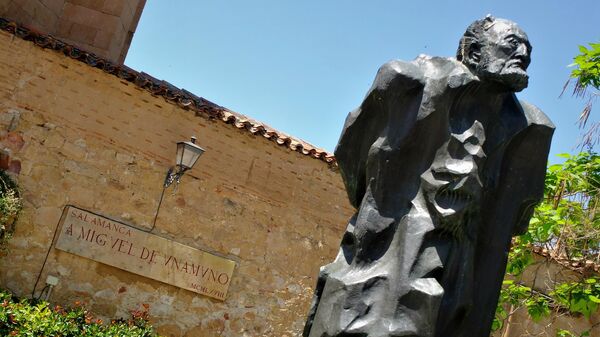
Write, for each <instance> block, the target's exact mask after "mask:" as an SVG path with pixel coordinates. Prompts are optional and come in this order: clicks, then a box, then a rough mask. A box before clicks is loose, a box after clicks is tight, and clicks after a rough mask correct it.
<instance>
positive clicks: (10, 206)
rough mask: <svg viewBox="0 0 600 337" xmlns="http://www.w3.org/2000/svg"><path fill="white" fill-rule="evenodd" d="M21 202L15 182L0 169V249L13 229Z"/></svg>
mask: <svg viewBox="0 0 600 337" xmlns="http://www.w3.org/2000/svg"><path fill="white" fill-rule="evenodd" d="M21 208H22V202H21V198H20V197H19V191H18V188H17V184H16V183H15V182H14V181H13V180H12V179H11V178H10V177H9V176H8V174H6V172H4V171H0V250H2V249H3V248H4V246H5V244H6V241H7V240H8V239H9V238H10V235H11V233H12V231H13V227H12V225H13V223H14V222H15V220H16V218H17V215H18V214H19V212H20V211H21Z"/></svg>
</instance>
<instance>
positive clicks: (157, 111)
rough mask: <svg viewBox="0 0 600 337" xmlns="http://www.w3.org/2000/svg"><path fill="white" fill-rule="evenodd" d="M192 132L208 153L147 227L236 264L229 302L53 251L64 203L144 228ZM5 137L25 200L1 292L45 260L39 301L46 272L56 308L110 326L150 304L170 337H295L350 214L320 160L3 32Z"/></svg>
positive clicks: (20, 284)
mask: <svg viewBox="0 0 600 337" xmlns="http://www.w3.org/2000/svg"><path fill="white" fill-rule="evenodd" d="M191 135H196V136H197V137H198V144H199V145H201V146H202V147H204V148H205V149H206V153H205V154H204V155H203V156H202V157H201V158H200V160H199V163H198V164H197V165H196V167H195V168H194V169H193V170H191V171H189V172H188V173H186V175H185V176H184V177H183V179H182V183H181V185H180V186H179V188H178V190H177V191H176V193H174V194H173V191H172V190H171V189H170V190H168V191H167V193H166V195H165V199H164V201H163V204H162V208H161V212H160V215H159V217H158V220H157V224H156V226H157V228H156V230H155V232H156V234H158V235H161V236H163V237H166V238H169V239H172V240H174V241H177V242H180V243H183V244H186V245H189V246H191V247H195V248H198V249H202V250H205V251H208V252H211V253H213V254H217V255H220V256H224V257H227V258H229V259H232V260H234V261H235V262H236V268H235V271H234V273H233V279H232V283H231V285H230V287H229V293H228V296H227V299H226V300H225V301H224V302H221V301H218V300H213V299H211V298H208V297H204V296H201V295H198V294H195V293H193V292H190V291H187V290H182V289H179V288H176V287H173V286H169V285H166V284H163V283H161V282H157V281H153V280H150V279H146V278H143V277H139V276H137V275H135V274H132V273H129V272H126V271H122V270H119V269H116V268H113V267H109V266H107V265H103V264H100V263H96V262H94V261H92V260H88V259H85V258H81V257H78V256H75V255H71V254H69V253H65V252H62V251H58V250H56V249H54V248H52V249H50V250H49V247H50V245H51V241H52V237H53V235H54V233H55V230H56V227H57V224H58V222H59V218H60V216H61V211H62V210H63V208H64V207H65V205H68V204H71V205H75V206H79V207H81V208H84V209H87V210H91V211H94V212H97V213H101V214H104V215H107V216H109V217H112V218H116V219H120V220H121V221H124V222H126V223H129V224H132V225H135V226H138V227H146V228H148V227H150V226H151V223H152V220H153V217H154V214H155V211H156V207H157V204H158V198H159V196H160V193H161V190H162V186H161V185H162V182H163V179H164V175H165V173H166V170H167V168H168V167H169V166H171V165H172V164H173V162H174V156H175V143H176V142H177V141H182V140H188V139H189V137H190V136H191ZM0 142H1V143H0V148H1V149H2V151H1V152H2V155H0V159H1V160H0V164H1V165H2V166H4V167H5V168H8V169H9V170H10V171H12V172H14V173H15V177H16V179H17V180H18V182H19V184H20V186H21V188H22V195H23V197H24V201H25V208H24V211H23V213H22V215H21V217H20V218H19V220H18V223H17V224H16V232H15V234H14V238H13V239H12V240H11V241H10V247H9V249H10V253H9V254H8V255H7V256H3V257H0V287H4V288H8V289H10V290H11V291H14V292H15V293H17V294H19V295H23V296H29V295H30V294H31V292H32V289H33V286H34V283H35V282H36V279H37V278H38V275H40V270H41V268H42V265H43V262H44V259H45V257H46V254H47V253H48V252H49V255H48V261H47V263H46V264H45V267H44V268H43V270H42V271H41V275H40V277H41V278H40V283H41V286H38V288H37V290H38V292H39V290H41V287H42V286H43V284H44V281H45V279H46V276H47V275H48V274H51V275H56V276H58V277H59V279H60V281H59V284H58V286H57V287H55V289H54V290H53V293H52V297H51V301H53V302H57V303H62V304H68V303H72V302H73V301H75V300H80V301H84V302H86V303H88V307H89V308H90V309H91V310H92V311H94V312H96V313H99V314H101V315H102V316H105V317H115V316H127V315H128V310H130V309H137V308H139V306H140V305H141V304H143V303H147V304H150V314H151V316H152V319H153V321H154V323H155V325H156V326H157V327H158V329H159V331H160V332H161V333H163V334H165V335H166V336H235V337H239V336H277V337H282V336H298V335H299V333H300V330H301V328H302V326H303V323H304V320H305V316H306V312H307V309H308V305H309V300H310V298H311V296H312V287H313V286H314V284H315V281H316V279H315V278H316V276H317V273H318V269H319V266H321V265H323V264H325V263H327V262H329V261H331V260H332V259H333V257H334V255H335V253H336V252H337V248H338V245H339V240H340V238H341V234H342V232H343V230H344V227H345V223H346V221H347V220H348V218H349V216H350V215H351V213H352V209H351V207H350V206H349V204H348V202H347V198H346V193H345V191H344V189H343V184H342V181H341V178H340V176H339V174H338V173H337V172H336V171H335V170H333V169H332V168H331V167H330V166H329V165H328V164H327V163H325V162H324V161H321V160H317V159H313V158H311V157H309V156H306V155H303V154H301V153H299V152H293V151H290V150H289V149H288V148H287V147H285V146H278V145H277V144H276V143H275V142H273V141H269V140H267V139H266V138H264V137H262V136H255V135H253V134H252V133H250V132H248V131H247V130H246V129H238V128H236V127H234V126H232V125H228V124H225V123H223V122H222V121H220V120H208V119H205V118H203V117H198V116H195V115H194V113H193V112H191V111H187V110H184V109H182V108H180V107H178V106H176V105H174V104H171V103H168V102H166V101H165V100H164V99H163V98H161V97H155V96H152V95H151V94H150V93H148V92H147V91H145V90H143V89H140V88H139V87H137V86H135V85H134V84H132V83H130V82H127V81H123V80H120V79H119V78H118V77H116V76H113V75H110V74H107V73H105V72H103V71H102V70H99V69H96V68H92V67H90V66H88V65H86V64H84V63H81V62H78V61H75V60H72V59H70V58H68V57H65V56H64V55H63V54H61V53H57V52H55V51H52V50H48V49H41V48H39V47H37V46H35V45H34V44H33V43H31V42H27V41H24V40H21V39H19V38H15V37H13V36H12V35H9V34H7V33H4V32H0Z"/></svg>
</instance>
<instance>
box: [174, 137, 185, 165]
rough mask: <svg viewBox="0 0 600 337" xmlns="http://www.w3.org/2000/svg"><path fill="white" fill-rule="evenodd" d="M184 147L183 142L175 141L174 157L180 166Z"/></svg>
mask: <svg viewBox="0 0 600 337" xmlns="http://www.w3.org/2000/svg"><path fill="white" fill-rule="evenodd" d="M184 148H185V142H179V143H177V156H176V157H175V163H176V164H177V165H180V166H181V163H182V160H183V150H184Z"/></svg>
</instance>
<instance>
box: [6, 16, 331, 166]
mask: <svg viewBox="0 0 600 337" xmlns="http://www.w3.org/2000/svg"><path fill="white" fill-rule="evenodd" d="M0 30H3V31H5V32H8V33H11V34H13V35H15V36H17V37H19V38H21V39H23V40H26V41H31V42H33V43H35V45H37V46H39V47H41V48H45V49H51V50H54V51H56V52H60V53H63V54H64V55H65V56H68V57H70V58H72V59H75V60H78V61H80V62H83V63H85V64H87V65H89V66H91V67H94V68H99V69H102V70H103V71H104V72H106V73H109V74H111V75H114V76H117V77H119V78H120V79H122V80H125V81H128V82H131V83H133V84H135V85H137V86H138V87H140V88H143V89H145V90H146V91H148V92H150V93H151V94H152V95H154V96H162V97H163V98H164V99H165V100H166V101H167V102H169V103H172V104H175V105H177V106H179V107H181V108H183V109H186V110H192V111H194V112H195V113H196V115H197V116H202V117H204V118H207V119H219V120H221V121H222V122H225V123H227V124H231V125H233V126H234V127H236V128H237V129H240V130H246V131H248V132H250V133H252V134H253V135H257V136H263V137H264V138H266V139H269V140H272V141H273V142H275V143H276V144H277V145H280V146H285V147H287V148H288V149H290V150H292V151H296V152H299V153H301V154H303V155H306V156H309V157H312V158H315V159H320V160H322V161H324V162H326V163H327V164H329V166H330V167H337V163H336V160H335V157H334V156H333V154H330V153H328V152H327V151H325V150H322V149H319V148H316V147H314V146H313V145H311V144H309V143H307V142H305V141H302V140H300V139H297V138H294V137H291V136H288V135H286V134H284V133H282V132H280V131H277V130H275V129H273V128H271V127H269V126H268V125H266V124H263V123H261V122H258V121H255V120H252V119H250V118H247V117H246V116H244V115H242V114H239V113H236V112H234V111H231V110H228V109H227V108H224V107H222V106H219V105H217V104H215V103H213V102H211V101H209V100H207V99H204V98H202V97H198V96H196V95H194V94H192V93H190V92H188V91H186V90H185V89H179V88H177V87H175V86H174V85H172V84H171V83H169V82H166V81H160V80H157V79H155V78H154V77H152V76H150V75H148V74H146V73H144V72H138V71H135V70H133V69H131V68H129V67H127V66H125V65H117V64H114V63H111V62H110V61H108V60H106V59H103V58H101V57H99V56H97V55H95V54H93V53H89V52H86V51H84V50H82V49H80V48H77V47H75V46H73V45H70V44H68V43H65V42H63V41H61V40H59V39H56V38H54V37H52V36H50V35H47V34H43V33H40V32H37V31H35V30H33V29H31V28H28V27H25V26H22V25H20V24H18V23H16V22H14V21H10V20H7V19H5V18H1V17H0Z"/></svg>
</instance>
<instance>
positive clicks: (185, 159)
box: [177, 142, 204, 169]
mask: <svg viewBox="0 0 600 337" xmlns="http://www.w3.org/2000/svg"><path fill="white" fill-rule="evenodd" d="M180 148H181V153H179V152H180ZM202 153H204V150H203V149H202V148H201V147H199V146H197V145H194V144H192V143H190V142H182V143H178V144H177V159H178V161H179V162H178V164H179V165H181V166H183V167H187V168H190V169H191V168H192V167H193V166H194V164H196V161H197V160H198V158H200V156H201V155H202Z"/></svg>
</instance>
